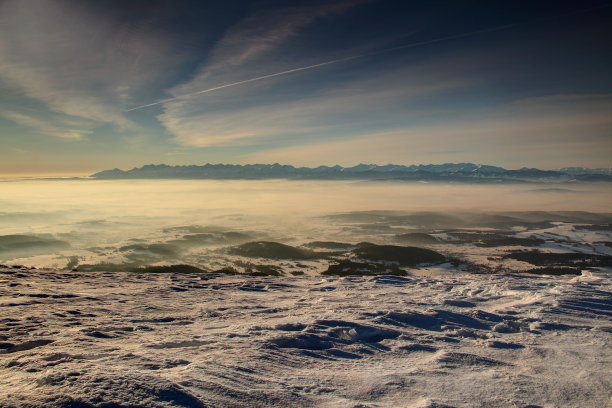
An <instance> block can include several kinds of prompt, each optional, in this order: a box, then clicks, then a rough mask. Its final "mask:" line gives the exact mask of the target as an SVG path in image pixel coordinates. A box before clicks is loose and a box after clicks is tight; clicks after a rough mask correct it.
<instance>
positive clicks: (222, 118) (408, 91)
mask: <svg viewBox="0 0 612 408" xmlns="http://www.w3.org/2000/svg"><path fill="white" fill-rule="evenodd" d="M417 71H418V70H411V69H404V68H402V69H398V70H394V71H388V70H386V71H384V72H379V73H378V74H379V75H377V76H371V77H369V78H368V79H362V80H358V81H352V82H350V83H347V84H344V85H343V86H341V87H337V88H333V89H329V90H324V91H322V92H321V93H320V94H318V95H315V96H311V97H308V98H301V99H295V100H291V101H281V102H271V101H268V102H265V101H259V102H255V103H251V102H250V101H249V102H248V103H247V104H246V106H231V107H230V108H227V109H225V108H222V109H216V108H215V106H216V105H217V104H219V100H217V99H213V100H212V102H200V103H198V104H193V103H191V104H190V103H188V102H185V103H176V102H175V103H172V104H168V105H167V106H166V112H165V113H163V114H161V115H160V116H158V118H159V119H160V120H161V122H162V123H164V125H165V126H166V128H167V129H168V130H169V131H170V132H171V133H172V134H173V135H174V138H173V140H174V141H175V142H176V143H178V144H180V145H184V146H194V147H207V146H231V145H234V146H236V145H254V144H258V143H262V141H270V139H272V140H274V139H275V138H276V139H280V140H277V141H279V142H282V139H285V138H287V137H288V136H292V135H293V136H298V135H299V136H301V137H302V138H304V142H305V143H308V140H307V139H308V137H309V136H311V135H317V134H318V135H320V134H322V133H336V132H341V133H346V132H349V131H353V130H354V128H355V126H359V125H360V124H362V125H365V124H368V122H372V121H376V120H378V121H383V120H390V119H394V120H403V118H404V117H405V116H406V114H407V113H406V112H405V108H403V105H404V104H406V103H408V102H410V101H411V100H413V99H417V98H420V97H424V96H430V95H433V94H436V93H439V92H444V91H449V90H453V89H456V88H459V87H463V86H465V85H466V84H467V83H468V81H465V80H457V79H452V80H445V81H443V80H439V79H438V78H434V77H428V76H427V75H423V73H422V72H417ZM410 77H413V78H414V79H413V80H406V78H410ZM242 92H243V93H245V92H248V90H245V89H243V90H242ZM229 99H230V100H232V99H233V98H232V97H231V96H230V97H229ZM382 126H385V124H384V123H383V124H382Z"/></svg>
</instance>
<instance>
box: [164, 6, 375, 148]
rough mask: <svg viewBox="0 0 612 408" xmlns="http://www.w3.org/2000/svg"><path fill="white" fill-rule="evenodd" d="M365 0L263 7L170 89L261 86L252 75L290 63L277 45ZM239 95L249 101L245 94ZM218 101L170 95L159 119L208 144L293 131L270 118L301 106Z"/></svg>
mask: <svg viewBox="0 0 612 408" xmlns="http://www.w3.org/2000/svg"><path fill="white" fill-rule="evenodd" d="M366 1H369V0H347V1H341V2H332V3H320V2H311V3H306V5H301V6H293V5H292V6H285V7H283V8H280V9H279V8H275V9H272V10H259V11H257V12H255V13H254V14H252V15H250V16H249V17H247V18H245V19H244V20H242V21H240V22H238V23H236V24H234V25H233V26H231V27H230V28H229V29H228V30H227V31H226V32H225V34H224V35H223V37H222V38H221V39H220V40H219V41H218V42H217V43H216V44H215V46H214V47H213V49H212V50H211V52H210V53H209V55H208V57H207V59H206V62H205V64H203V65H202V66H201V67H200V68H199V69H198V70H197V72H196V74H195V75H194V76H193V77H192V79H190V80H189V81H187V82H185V83H182V84H180V85H177V86H175V87H173V88H172V89H170V90H169V91H168V93H169V94H171V95H173V97H177V96H182V95H186V94H189V95H192V96H195V95H196V94H200V93H202V92H201V91H202V90H203V89H209V88H211V87H212V88H218V87H219V85H223V84H227V83H233V82H240V83H241V84H242V83H244V84H249V85H250V86H251V89H253V87H254V86H255V87H256V86H261V85H260V84H252V82H253V81H252V80H250V78H254V75H255V77H256V76H257V75H258V74H261V76H266V78H267V76H268V75H267V74H270V72H276V71H278V72H281V71H283V70H284V69H285V68H287V67H288V66H287V61H283V58H279V55H277V54H276V51H278V48H279V47H282V46H285V45H286V44H287V43H288V42H289V41H290V40H291V39H292V38H294V37H295V36H297V34H298V33H299V31H300V30H302V29H304V28H306V27H308V26H309V25H310V24H312V23H313V22H314V21H315V20H316V19H318V18H323V17H328V16H331V15H335V14H339V13H342V12H345V11H346V10H349V9H350V8H352V7H354V6H356V5H358V4H360V3H364V2H366ZM293 67H295V65H293ZM221 88H226V87H224V86H222V87H221ZM221 88H219V89H221ZM241 90H242V91H244V90H245V88H242V89H241ZM225 95H226V96H227V95H230V99H232V98H233V97H232V96H231V95H237V94H236V93H233V94H232V93H231V92H230V93H226V94H225ZM238 99H241V100H243V101H244V99H243V98H242V97H241V96H239V97H238ZM215 100H217V101H218V95H215ZM219 105H220V103H216V104H215V106H211V105H210V104H208V103H206V102H204V103H200V102H199V101H196V102H195V103H193V101H185V100H183V99H182V98H181V99H180V100H176V99H174V98H170V99H169V100H167V101H165V102H164V103H163V107H164V113H163V114H162V115H160V116H158V119H159V120H160V122H161V123H162V124H163V125H164V126H165V127H166V129H167V130H168V131H169V132H170V133H171V134H172V135H173V140H174V141H175V142H177V143H179V144H182V145H186V146H198V147H203V146H214V145H227V144H250V143H253V140H254V139H256V138H257V137H260V136H262V135H264V136H271V135H275V134H279V133H283V132H288V127H286V126H283V125H280V123H279V124H272V123H271V121H272V120H277V119H280V118H281V117H283V114H284V113H285V114H287V113H290V112H288V111H287V109H289V110H292V111H294V110H295V109H300V108H299V107H296V106H291V107H289V108H283V107H280V109H277V108H279V107H278V106H274V105H275V104H274V102H270V103H268V104H266V105H268V106H267V107H266V108H263V105H262V104H258V105H255V106H252V107H250V108H244V107H242V108H241V107H240V106H233V107H231V108H230V109H228V110H225V111H220V109H219ZM210 108H212V109H210ZM268 110H269V111H268ZM286 125H289V123H287V124H286ZM293 126H294V127H295V124H294V125H293Z"/></svg>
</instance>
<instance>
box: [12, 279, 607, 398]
mask: <svg viewBox="0 0 612 408" xmlns="http://www.w3.org/2000/svg"><path fill="white" fill-rule="evenodd" d="M610 277H611V271H610V270H605V269H604V270H599V271H597V272H587V271H585V272H584V273H583V275H582V276H577V277H567V276H562V277H550V276H549V277H539V276H532V275H511V274H495V275H473V274H468V273H460V272H454V273H453V272H447V273H437V274H433V275H431V276H424V277H415V276H406V277H397V276H393V277H392V276H374V277H344V278H340V277H325V278H322V277H320V276H319V277H317V276H300V277H251V276H227V275H203V274H137V273H73V272H60V271H53V270H19V269H4V270H2V271H1V272H0V279H1V283H0V288H2V289H1V297H0V311H1V315H0V335H1V336H2V343H0V344H1V347H2V349H1V350H2V351H1V353H2V354H0V372H1V375H0V406H2V407H140V406H142V407H170V406H172V407H265V406H285V407H287V406H321V407H382V406H384V407H387V406H401V407H483V406H495V407H526V406H531V407H535V406H540V407H605V406H610V405H611V404H612V400H611V397H612V377H611V376H610V372H612V361H611V357H612V353H611V351H610V350H611V348H610V346H611V342H612V322H611V319H610V318H611V315H612V283H611V280H610Z"/></svg>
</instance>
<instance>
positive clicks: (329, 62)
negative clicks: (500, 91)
mask: <svg viewBox="0 0 612 408" xmlns="http://www.w3.org/2000/svg"><path fill="white" fill-rule="evenodd" d="M605 7H607V6H602V7H593V8H589V9H583V10H578V11H576V12H572V13H566V14H561V15H556V16H552V17H547V18H540V19H534V20H529V21H525V22H520V23H511V24H505V25H502V26H497V27H491V28H485V29H483V30H477V31H469V32H467V33H461V34H455V35H449V36H446V37H438V38H434V39H431V40H425V41H419V42H414V43H410V44H404V45H399V46H397V47H391V48H385V49H382V50H378V51H372V52H368V53H365V54H359V55H352V56H350V57H344V58H338V59H334V60H331V61H325V62H319V63H318V64H313V65H307V66H304V67H298V68H293V69H289V70H287V71H281V72H276V73H274V74H268V75H263V76H259V77H256V78H250V79H245V80H243V81H238V82H232V83H229V84H224V85H219V86H215V87H213V88H208V89H203V90H201V91H196V92H191V93H188V94H184V95H179V96H175V97H172V98H167V99H160V100H158V101H155V102H152V103H148V104H146V105H140V106H136V107H134V108H130V109H127V110H126V111H125V112H132V111H135V110H139V109H144V108H148V107H150V106H156V105H161V104H162V103H166V102H172V101H176V100H180V99H186V98H190V97H192V96H195V95H200V94H205V93H208V92H214V91H218V90H219V89H224V88H230V87H233V86H238V85H243V84H248V83H250V82H256V81H262V80H264V79H268V78H274V77H278V76H283V75H287V74H291V73H293V72H299V71H306V70H309V69H314V68H318V67H323V66H325V65H331V64H338V63H340V62H345V61H351V60H354V59H358V58H365V57H371V56H374V55H379V54H384V53H387V52H392V51H397V50H403V49H406V48H414V47H420V46H423V45H428V44H434V43H438V42H443V41H449V40H455V39H458V38H464V37H471V36H473V35H478V34H484V33H490V32H493V31H501V30H507V29H509V28H513V27H517V26H522V25H525V24H529V23H533V22H534V21H541V20H549V19H554V18H559V17H565V16H568V15H573V14H578V13H583V12H586V11H592V10H595V9H599V8H605Z"/></svg>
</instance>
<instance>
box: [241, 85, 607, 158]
mask: <svg viewBox="0 0 612 408" xmlns="http://www.w3.org/2000/svg"><path fill="white" fill-rule="evenodd" d="M568 102H571V103H570V104H569V105H567V103H568ZM611 108H612V97H610V95H558V96H550V97H542V98H530V99H525V100H520V101H515V102H512V103H509V104H507V105H506V106H504V107H501V108H499V109H497V110H494V111H489V112H485V111H482V110H481V111H480V112H478V113H477V114H471V115H469V116H467V117H462V118H455V119H452V120H444V118H441V120H440V123H430V124H427V125H418V126H404V127H400V128H396V129H393V130H390V131H385V132H373V133H362V134H354V135H351V136H350V137H348V138H344V139H342V140H331V141H324V142H318V143H303V144H299V145H295V146H288V147H282V148H275V149H268V150H262V151H259V152H255V153H251V154H248V155H246V156H244V157H243V159H244V160H243V161H244V162H264V163H273V162H283V163H292V164H298V165H320V164H329V165H331V164H342V165H353V164H355V163H356V162H367V163H371V162H373V163H379V164H384V163H389V162H393V163H399V164H402V163H403V164H413V163H442V162H448V161H451V162H457V161H474V162H482V161H487V160H488V162H489V163H497V164H502V165H506V166H508V167H521V166H523V165H528V164H529V163H539V165H540V166H546V165H550V166H552V167H554V166H555V165H556V164H555V163H558V162H564V163H574V164H575V165H584V164H585V163H593V166H594V167H597V166H607V165H608V163H609V157H611V156H612V141H610V139H609V129H610V127H611V126H612V116H610V115H609V112H610V111H611V110H610V109H611ZM543 112H546V114H543ZM483 158H486V159H483Z"/></svg>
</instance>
